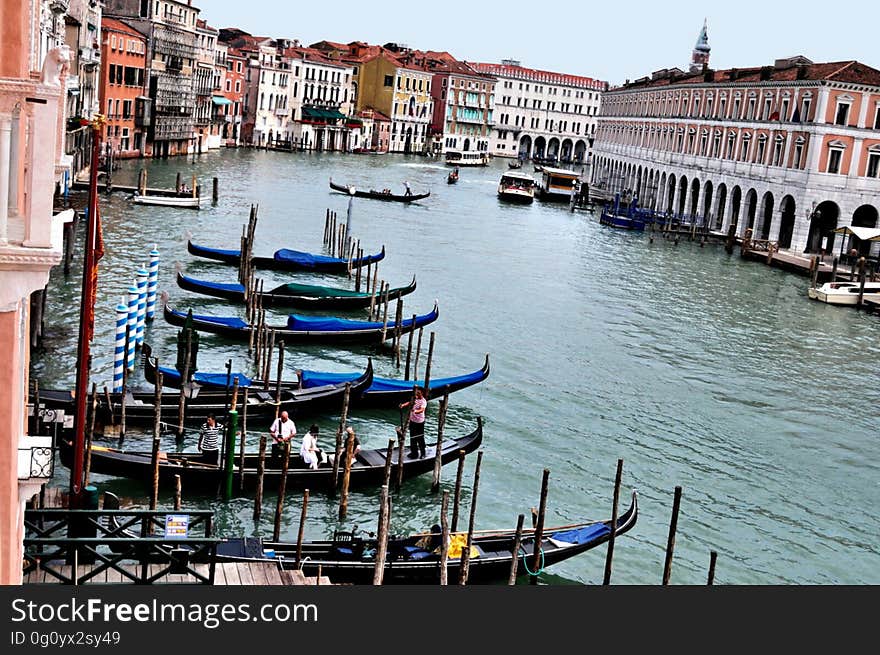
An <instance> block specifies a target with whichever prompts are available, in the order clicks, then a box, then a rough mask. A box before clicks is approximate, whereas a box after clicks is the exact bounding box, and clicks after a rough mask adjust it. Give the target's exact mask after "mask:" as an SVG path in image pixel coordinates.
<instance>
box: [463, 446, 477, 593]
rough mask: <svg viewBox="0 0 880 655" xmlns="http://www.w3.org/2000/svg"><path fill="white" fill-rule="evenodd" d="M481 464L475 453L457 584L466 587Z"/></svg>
mask: <svg viewBox="0 0 880 655" xmlns="http://www.w3.org/2000/svg"><path fill="white" fill-rule="evenodd" d="M482 462H483V451H482V450H479V451H477V466H476V468H475V469H474V487H473V489H472V490H471V512H470V519H469V520H468V531H467V542H466V545H465V548H464V551H462V553H461V571H460V575H459V581H458V584H460V585H466V584H467V579H468V572H469V571H470V564H471V547H472V546H473V543H474V521H475V519H476V516H477V492H478V491H479V488H480V464H482Z"/></svg>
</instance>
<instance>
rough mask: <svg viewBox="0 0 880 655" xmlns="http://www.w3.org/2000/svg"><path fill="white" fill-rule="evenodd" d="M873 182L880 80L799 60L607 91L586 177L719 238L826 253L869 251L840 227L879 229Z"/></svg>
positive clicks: (846, 67)
mask: <svg viewBox="0 0 880 655" xmlns="http://www.w3.org/2000/svg"><path fill="white" fill-rule="evenodd" d="M696 54H697V53H696V51H695V55H696ZM878 173H880V71H878V70H876V69H873V68H871V67H869V66H866V65H864V64H861V63H859V62H857V61H841V62H829V63H813V62H811V61H810V60H808V59H806V58H805V57H801V56H798V57H791V58H788V59H779V60H777V61H776V62H775V63H774V65H772V66H763V67H757V68H742V69H730V70H723V71H716V70H711V69H709V68H708V66H707V65H704V66H703V67H702V70H701V72H699V73H683V72H681V71H679V70H678V69H673V70H671V71H670V70H660V71H656V72H654V73H653V74H652V75H651V76H650V77H645V78H641V79H639V80H635V81H634V82H631V83H627V84H624V85H623V86H621V87H619V88H615V89H612V90H610V91H608V92H606V93H605V96H604V98H603V104H602V112H601V115H600V119H599V128H598V132H597V138H596V145H595V149H594V166H593V167H592V174H591V179H592V183H593V185H594V186H595V187H598V188H605V189H607V190H608V191H609V192H613V191H617V190H619V191H627V190H631V191H632V192H633V193H634V194H635V195H636V196H638V198H639V201H640V203H641V204H642V205H644V206H649V207H653V208H658V209H661V210H665V211H668V212H670V213H673V214H677V215H685V216H687V215H691V216H696V217H698V220H699V221H705V222H706V224H708V225H709V226H710V227H711V228H713V229H715V230H719V231H724V232H726V231H727V230H728V229H729V227H730V226H734V229H735V231H736V234H738V235H741V236H742V235H745V233H746V230H748V229H751V230H752V238H754V239H764V240H769V241H773V242H776V244H777V245H778V247H779V248H780V249H790V250H791V251H792V252H808V253H817V252H823V251H824V252H826V253H831V252H832V251H835V252H836V251H837V249H839V248H841V247H846V248H847V249H848V248H849V247H852V246H853V245H855V246H856V247H859V248H862V249H863V251H867V250H868V249H870V244H853V243H849V241H850V239H852V237H848V238H847V243H844V242H843V237H841V235H839V234H835V233H834V229H835V228H837V227H840V226H847V225H853V226H864V227H876V226H877V223H878V208H880V200H878V194H880V180H878ZM875 247H876V246H875Z"/></svg>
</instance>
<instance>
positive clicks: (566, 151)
mask: <svg viewBox="0 0 880 655" xmlns="http://www.w3.org/2000/svg"><path fill="white" fill-rule="evenodd" d="M573 150H574V146H573V144H572V142H571V139H563V141H562V146H561V148H560V159H561V161H565V162H569V161H571V156H572V151H573Z"/></svg>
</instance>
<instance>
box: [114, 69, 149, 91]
mask: <svg viewBox="0 0 880 655" xmlns="http://www.w3.org/2000/svg"><path fill="white" fill-rule="evenodd" d="M107 82H109V83H110V84H122V85H125V86H136V87H139V88H143V86H144V69H143V68H135V67H134V66H123V65H121V64H110V65H109V66H108V67H107Z"/></svg>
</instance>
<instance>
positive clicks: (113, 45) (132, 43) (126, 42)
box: [110, 34, 147, 55]
mask: <svg viewBox="0 0 880 655" xmlns="http://www.w3.org/2000/svg"><path fill="white" fill-rule="evenodd" d="M117 45H118V46H119V48H118V50H119V52H127V53H128V54H130V55H142V54H144V53H145V52H146V51H147V44H146V43H144V42H143V41H139V40H137V39H126V38H125V37H123V36H121V35H120V36H119V38H118V39H117V38H116V35H115V34H111V35H110V49H111V50H114V51H115V50H117Z"/></svg>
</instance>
